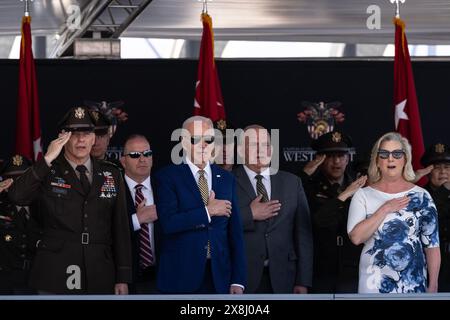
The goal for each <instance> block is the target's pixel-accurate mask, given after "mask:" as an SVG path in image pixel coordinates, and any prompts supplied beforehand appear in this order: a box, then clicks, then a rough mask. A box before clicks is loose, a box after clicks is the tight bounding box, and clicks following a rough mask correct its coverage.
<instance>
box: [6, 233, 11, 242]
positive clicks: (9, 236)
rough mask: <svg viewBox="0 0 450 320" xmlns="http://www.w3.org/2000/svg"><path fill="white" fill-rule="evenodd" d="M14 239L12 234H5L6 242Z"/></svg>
mask: <svg viewBox="0 0 450 320" xmlns="http://www.w3.org/2000/svg"><path fill="white" fill-rule="evenodd" d="M11 240H12V236H11V235H10V234H7V235H6V236H5V241H6V242H10V241H11Z"/></svg>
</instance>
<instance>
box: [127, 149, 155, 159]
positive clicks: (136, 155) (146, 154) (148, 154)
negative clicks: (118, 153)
mask: <svg viewBox="0 0 450 320" xmlns="http://www.w3.org/2000/svg"><path fill="white" fill-rule="evenodd" d="M141 155H143V156H144V157H146V158H148V157H151V156H152V155H153V151H152V150H145V151H142V152H141V151H130V152H129V153H127V154H124V156H129V157H130V158H132V159H138V158H140V157H141Z"/></svg>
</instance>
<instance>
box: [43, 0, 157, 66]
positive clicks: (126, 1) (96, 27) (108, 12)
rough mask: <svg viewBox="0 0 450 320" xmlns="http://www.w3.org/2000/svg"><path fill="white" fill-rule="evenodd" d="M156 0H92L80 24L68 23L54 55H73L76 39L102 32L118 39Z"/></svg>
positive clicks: (108, 36) (83, 12)
mask: <svg viewBox="0 0 450 320" xmlns="http://www.w3.org/2000/svg"><path fill="white" fill-rule="evenodd" d="M152 1H153V0H92V1H90V3H89V4H88V5H87V6H86V7H85V8H84V9H83V10H82V12H81V13H80V17H79V18H80V27H79V28H77V29H75V30H73V28H72V29H71V28H70V26H68V25H65V27H64V28H63V30H62V32H61V33H60V37H59V39H58V42H57V44H56V46H55V48H54V49H53V51H52V53H51V55H50V56H51V57H53V58H59V57H63V56H70V55H72V52H73V44H74V42H75V39H79V38H90V37H91V36H92V34H95V33H97V34H101V36H102V38H110V39H117V38H119V37H120V35H121V34H122V33H123V32H124V31H125V30H126V28H127V27H128V26H129V25H130V24H131V23H132V22H133V21H134V20H135V19H136V18H137V17H138V16H139V14H140V13H141V12H142V11H143V10H144V9H145V8H146V7H147V6H148V5H149V4H150V3H151V2H152Z"/></svg>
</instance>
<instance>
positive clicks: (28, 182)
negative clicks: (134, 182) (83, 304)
mask: <svg viewBox="0 0 450 320" xmlns="http://www.w3.org/2000/svg"><path fill="white" fill-rule="evenodd" d="M59 128H60V130H61V133H60V134H59V137H58V138H56V139H55V140H53V141H52V142H51V143H50V145H49V147H48V149H47V152H46V154H45V156H44V159H42V160H39V161H38V162H36V164H34V165H33V166H32V167H31V168H30V169H29V170H27V171H26V172H25V173H24V174H23V175H22V176H20V178H18V179H17V180H16V181H14V183H13V185H12V186H11V187H10V189H9V192H8V196H9V197H10V199H11V200H12V201H13V202H14V203H16V204H19V205H28V204H30V203H31V202H32V201H34V200H38V201H39V203H40V210H41V211H42V219H43V225H44V228H43V235H42V240H41V241H40V242H39V244H38V246H37V252H36V257H35V259H34V262H33V267H32V269H31V274H30V283H31V285H32V287H33V288H35V289H37V290H38V291H39V293H41V294H114V293H115V294H127V293H128V285H127V284H128V283H130V282H131V243H130V231H129V224H128V214H127V208H126V199H125V192H124V190H125V186H124V182H123V178H122V176H121V174H120V172H119V171H118V170H117V169H116V167H114V166H113V165H111V164H110V163H107V162H105V161H99V160H96V159H94V158H93V157H90V152H91V149H92V146H93V145H94V141H95V134H94V123H93V119H92V116H91V114H90V111H89V110H88V109H87V108H86V107H76V108H72V109H70V110H69V111H68V112H67V113H66V115H65V116H64V118H63V119H62V121H61V123H60V124H59Z"/></svg>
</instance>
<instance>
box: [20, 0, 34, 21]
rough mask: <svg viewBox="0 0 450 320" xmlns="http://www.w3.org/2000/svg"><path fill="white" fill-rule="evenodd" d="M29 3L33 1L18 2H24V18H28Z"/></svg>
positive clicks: (21, 0) (23, 0)
mask: <svg viewBox="0 0 450 320" xmlns="http://www.w3.org/2000/svg"><path fill="white" fill-rule="evenodd" d="M30 1H34V0H20V2H24V15H25V17H29V16H30Z"/></svg>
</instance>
